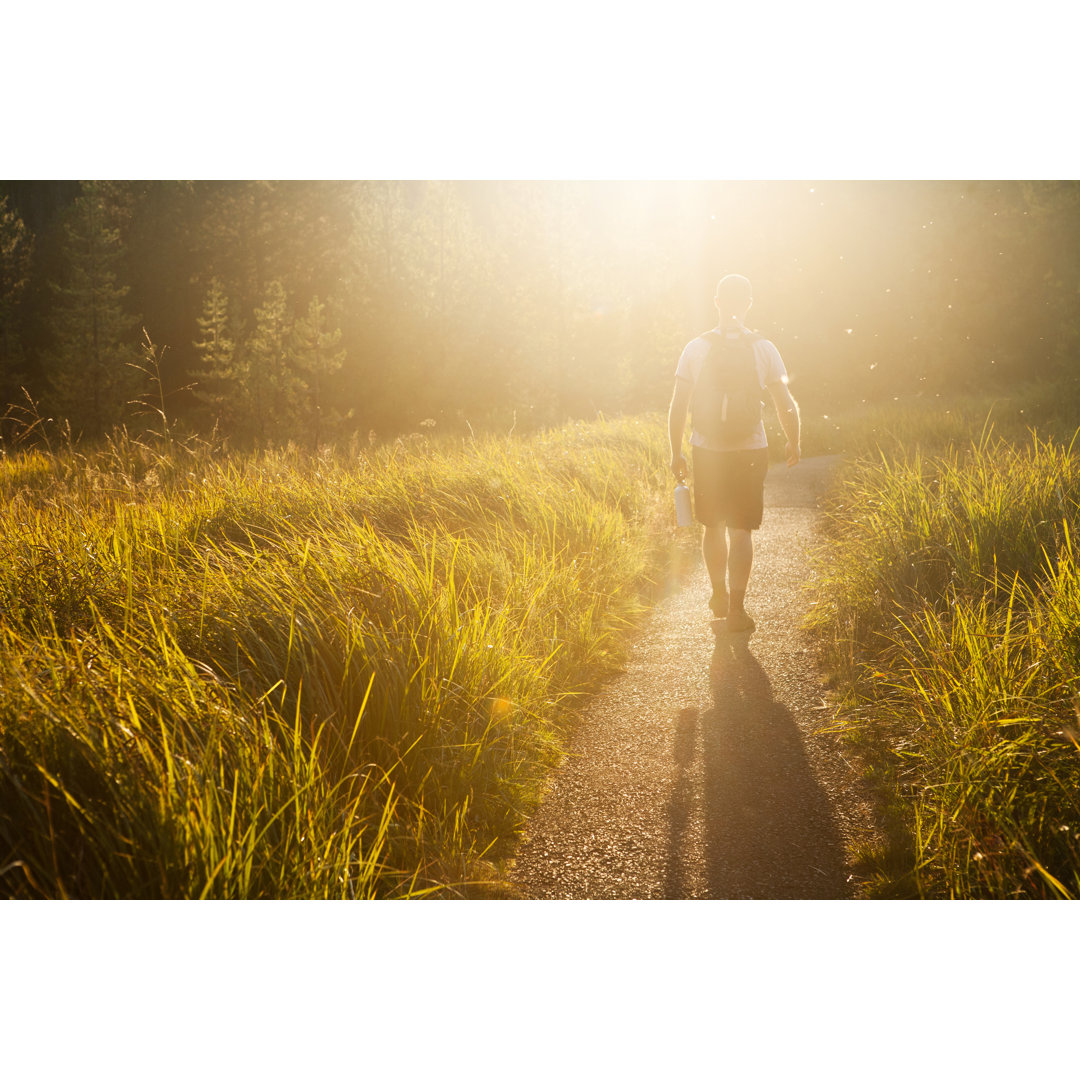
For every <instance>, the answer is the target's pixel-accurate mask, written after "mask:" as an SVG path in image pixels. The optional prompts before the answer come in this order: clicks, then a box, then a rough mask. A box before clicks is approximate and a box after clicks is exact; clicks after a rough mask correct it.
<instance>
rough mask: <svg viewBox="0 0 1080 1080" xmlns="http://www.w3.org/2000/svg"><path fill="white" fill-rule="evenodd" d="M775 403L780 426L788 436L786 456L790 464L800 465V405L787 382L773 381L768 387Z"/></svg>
mask: <svg viewBox="0 0 1080 1080" xmlns="http://www.w3.org/2000/svg"><path fill="white" fill-rule="evenodd" d="M767 389H768V391H769V395H770V396H771V397H772V400H773V404H774V405H775V406H776V415H777V416H778V417H779V418H780V426H781V427H782V428H783V429H784V435H785V436H786V437H787V446H786V447H784V457H785V458H786V460H787V463H788V465H789V466H790V465H798V464H799V456H800V454H801V452H802V451H801V450H800V448H799V434H800V430H799V406H798V405H797V404H796V402H795V399H794V398H793V397H792V396H791V391H790V390H789V389H788V386H787V382H786V381H785V382H772V383H769V385H768V387H767Z"/></svg>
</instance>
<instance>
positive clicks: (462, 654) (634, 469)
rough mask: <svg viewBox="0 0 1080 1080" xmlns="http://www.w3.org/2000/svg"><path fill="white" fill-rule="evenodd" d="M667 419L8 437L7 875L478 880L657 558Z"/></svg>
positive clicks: (0, 589)
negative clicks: (506, 431) (202, 438)
mask: <svg viewBox="0 0 1080 1080" xmlns="http://www.w3.org/2000/svg"><path fill="white" fill-rule="evenodd" d="M664 460H665V455H664V431H663V427H662V424H661V422H660V421H659V420H658V419H657V420H655V421H625V422H620V423H612V422H604V423H599V424H595V425H590V426H581V425H578V426H574V427H570V428H568V429H565V430H563V431H561V432H557V433H553V434H550V435H547V436H545V437H541V438H538V439H535V440H532V441H528V442H522V441H520V440H516V439H515V440H510V439H478V440H473V441H471V442H468V443H466V444H464V445H457V446H450V445H446V444H441V445H440V444H438V443H436V442H432V441H426V440H421V439H415V440H408V441H406V442H404V443H398V444H396V445H394V446H388V447H382V448H379V449H368V448H366V447H365V448H363V449H361V448H359V447H357V446H354V447H352V448H351V449H346V448H341V449H339V450H336V451H332V452H326V453H323V454H322V455H320V456H318V457H311V456H309V455H304V454H300V453H298V452H295V451H279V452H268V453H262V454H250V455H231V456H216V455H214V454H211V453H210V452H209V451H208V450H207V449H205V448H203V449H200V450H194V451H193V450H190V449H189V450H185V449H183V448H182V447H180V446H177V447H176V448H174V449H173V451H172V452H171V453H168V454H163V453H158V452H155V451H154V450H152V449H150V448H148V447H147V446H144V445H141V444H139V443H137V442H133V441H132V440H130V439H129V438H127V437H126V436H124V435H123V434H122V433H121V434H119V435H118V436H116V437H115V438H114V439H113V440H112V441H110V442H109V443H108V444H107V445H106V446H105V447H104V448H102V449H100V450H97V451H94V452H93V453H86V454H81V453H79V452H77V449H75V448H70V447H69V448H68V449H65V450H58V451H56V452H54V453H43V452H38V451H27V452H25V453H21V454H18V455H14V456H10V457H6V458H4V459H2V460H0V498H2V499H3V500H4V504H5V507H6V511H5V514H4V515H3V518H2V519H0V605H2V618H0V894H3V895H8V896H27V897H30V896H49V897H53V896H70V897H133V898H144V897H145V898H151V897H173V898H185V897H204V896H205V897H250V898H254V897H376V896H393V897H403V896H417V895H460V894H462V893H463V892H467V891H468V890H469V889H473V890H474V891H475V889H476V887H477V883H478V882H484V881H494V880H497V878H498V874H497V865H498V860H499V858H500V857H501V855H502V854H503V852H504V851H505V850H506V845H507V843H508V841H509V840H510V839H511V838H512V837H513V835H514V832H515V829H516V828H517V827H518V825H519V824H520V822H521V820H522V819H523V816H524V815H525V814H526V813H527V811H528V810H529V809H530V808H531V806H532V805H534V803H535V800H536V798H537V792H538V784H539V781H540V779H541V777H542V776H543V774H544V771H545V769H547V768H548V767H549V766H550V764H551V763H552V762H553V761H554V760H555V759H556V757H557V755H558V754H559V752H560V746H561V743H560V737H561V734H562V732H563V730H564V727H565V720H566V716H567V711H568V708H569V706H570V705H571V704H572V702H573V699H574V696H575V695H576V694H579V693H580V692H582V691H583V690H584V689H586V688H587V687H588V686H589V685H590V683H591V681H592V680H595V679H596V678H598V677H599V676H600V675H602V674H603V673H604V672H605V671H606V670H608V669H610V668H611V667H612V666H614V665H616V664H617V663H618V661H619V655H620V652H619V650H620V638H621V635H622V634H623V633H624V631H625V630H626V628H627V626H628V625H629V624H630V623H631V622H632V620H633V619H634V618H635V616H636V615H637V614H638V613H639V612H640V611H641V610H642V608H643V596H644V593H645V590H647V589H648V587H649V585H650V582H651V580H652V578H653V577H654V576H656V569H657V566H658V558H657V537H658V535H659V533H658V530H657V523H658V522H659V521H660V520H661V519H662V518H663V517H664V516H665V514H666V501H665V502H664V503H661V502H660V501H659V492H660V491H661V489H663V490H664V491H666V486H667V485H666V479H665V477H664V471H663V464H664Z"/></svg>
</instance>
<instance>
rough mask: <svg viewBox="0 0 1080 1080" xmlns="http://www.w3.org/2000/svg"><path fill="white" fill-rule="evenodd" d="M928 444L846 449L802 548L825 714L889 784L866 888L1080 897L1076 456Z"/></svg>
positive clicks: (1036, 445)
mask: <svg viewBox="0 0 1080 1080" xmlns="http://www.w3.org/2000/svg"><path fill="white" fill-rule="evenodd" d="M896 420H897V422H898V423H902V420H901V419H900V418H899V417H898V418H896ZM984 423H985V421H984ZM938 430H939V431H940V428H939V429H938ZM967 434H968V435H969V437H970V434H971V432H970V430H969V431H968V432H967ZM958 441H959V440H957V442H958ZM933 445H936V447H937V450H936V452H929V453H924V452H923V451H922V450H921V449H919V448H918V447H915V448H914V449H911V448H908V449H906V450H905V449H904V448H902V447H900V446H896V447H894V448H893V452H892V453H891V454H890V453H888V452H883V451H882V450H881V448H880V447H879V448H878V454H877V459H876V460H874V459H873V458H871V457H869V456H866V457H862V458H856V459H855V460H854V461H853V462H852V463H851V464H849V465H848V467H847V468H846V471H845V473H844V478H843V481H842V483H841V485H840V486H839V488H838V489H837V492H836V493H835V496H834V499H833V502H832V504H831V507H830V510H829V515H828V522H829V527H828V531H829V537H828V540H827V542H826V544H825V545H824V546H823V547H822V549H821V550H820V552H819V553H818V563H819V570H820V576H819V579H818V581H819V588H820V591H819V593H818V596H817V600H816V605H815V607H814V614H813V616H812V620H811V621H812V625H813V626H815V627H816V628H817V630H818V631H819V633H820V634H821V635H822V637H823V639H824V640H825V641H826V643H827V645H828V648H829V651H830V655H831V660H832V663H833V664H834V666H835V668H836V670H837V671H838V673H839V675H840V680H841V684H842V686H843V687H844V688H845V696H844V700H843V702H842V707H841V717H842V721H841V726H842V727H843V728H844V730H846V731H847V732H848V733H849V734H851V735H852V736H853V737H854V738H856V739H857V740H858V741H861V742H862V743H863V745H864V746H866V747H867V748H868V750H869V752H870V760H871V761H873V762H874V763H875V768H876V769H877V771H878V774H879V779H881V780H882V781H883V782H884V783H886V784H888V785H892V787H893V791H894V794H895V800H894V802H893V807H892V808H893V810H894V811H895V813H896V817H895V819H894V823H895V825H896V826H897V827H896V828H895V829H894V834H893V846H892V849H891V850H890V851H883V852H882V851H879V852H876V853H874V852H870V853H866V854H867V855H868V867H869V869H870V871H871V872H872V874H873V875H874V878H875V880H874V884H873V886H872V892H874V893H875V894H877V895H886V896H897V895H900V896H904V895H916V896H922V897H962V898H973V897H975V898H983V897H994V898H1005V897H1076V896H1080V844H1078V833H1080V795H1078V790H1080V787H1078V785H1080V743H1078V735H1077V713H1076V709H1077V704H1076V703H1077V700H1078V696H1080V630H1078V627H1080V575H1078V571H1077V564H1076V557H1075V556H1076V543H1077V537H1078V536H1080V459H1078V458H1077V456H1076V455H1075V454H1074V453H1073V449H1074V448H1073V446H1072V445H1071V444H1061V443H1056V442H1053V441H1050V440H1046V439H1041V438H1038V437H1035V436H1029V437H1028V438H1027V440H1026V441H1025V442H1016V441H1013V440H1012V439H1007V438H1004V437H999V436H997V435H994V434H993V433H992V431H991V430H990V428H989V427H986V428H985V429H984V430H983V432H982V433H981V434H980V435H979V436H978V437H977V438H975V439H974V440H970V438H969V441H968V443H967V445H966V447H965V446H963V445H957V444H956V443H954V442H953V441H952V439H951V438H950V439H946V440H938V441H937V442H936V443H935V444H933Z"/></svg>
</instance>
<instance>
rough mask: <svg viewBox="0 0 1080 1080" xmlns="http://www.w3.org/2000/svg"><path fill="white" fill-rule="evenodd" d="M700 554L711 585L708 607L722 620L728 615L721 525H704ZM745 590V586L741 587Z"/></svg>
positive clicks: (725, 546)
mask: <svg viewBox="0 0 1080 1080" xmlns="http://www.w3.org/2000/svg"><path fill="white" fill-rule="evenodd" d="M701 554H702V555H703V556H704V559H705V569H706V570H707V571H708V573H709V581H710V582H711V583H712V590H713V592H712V599H711V600H710V601H709V607H711V608H712V612H713V614H714V615H715V616H716V617H717V618H718V619H722V618H723V617H724V616H725V615H727V613H728V593H727V582H726V580H725V579H726V578H727V564H728V541H727V534H726V533H725V531H724V526H723V525H706V526H705V535H704V536H703V537H702V538H701ZM743 587H744V588H745V586H743Z"/></svg>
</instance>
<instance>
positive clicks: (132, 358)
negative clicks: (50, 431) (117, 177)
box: [47, 181, 140, 435]
mask: <svg viewBox="0 0 1080 1080" xmlns="http://www.w3.org/2000/svg"><path fill="white" fill-rule="evenodd" d="M110 211H111V207H110V205H109V202H108V198H107V190H106V189H105V188H104V186H103V185H102V184H100V183H98V182H96V181H88V182H84V183H83V185H82V193H81V194H80V195H79V197H78V198H77V199H76V200H75V202H74V204H73V205H72V207H71V209H70V212H69V215H68V219H67V221H66V222H65V224H64V237H63V242H62V254H63V258H64V280H63V281H62V282H61V283H54V284H53V286H52V288H53V292H54V295H55V297H56V303H55V305H54V308H53V312H52V327H53V347H52V350H51V352H50V354H49V357H48V360H47V363H48V369H49V381H50V384H51V387H52V396H53V399H54V400H53V404H54V405H55V406H56V408H57V411H58V412H59V413H60V415H61V416H65V417H67V418H68V419H69V420H70V421H71V423H72V426H73V427H74V428H76V429H81V430H82V431H84V432H85V433H87V434H90V435H100V434H102V433H103V432H104V431H105V430H106V429H107V428H108V427H109V426H110V425H112V424H115V423H118V422H119V421H120V420H121V419H122V418H123V416H124V411H125V407H126V405H127V403H128V401H129V400H130V399H131V398H132V397H133V396H134V394H135V392H136V390H137V387H138V383H139V378H138V373H137V372H136V371H135V370H133V368H132V367H131V365H132V364H134V363H136V362H137V360H138V358H139V346H138V341H137V337H136V334H137V328H138V326H139V322H140V320H139V319H138V318H136V317H134V316H132V315H131V314H129V313H128V312H127V311H125V309H124V305H123V300H124V297H125V296H127V294H128V291H129V287H128V286H127V285H120V284H118V283H117V276H118V270H119V269H120V266H121V260H122V257H123V249H122V247H121V244H120V233H119V230H118V229H116V228H114V227H112V225H111V222H110V218H111V213H110Z"/></svg>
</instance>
